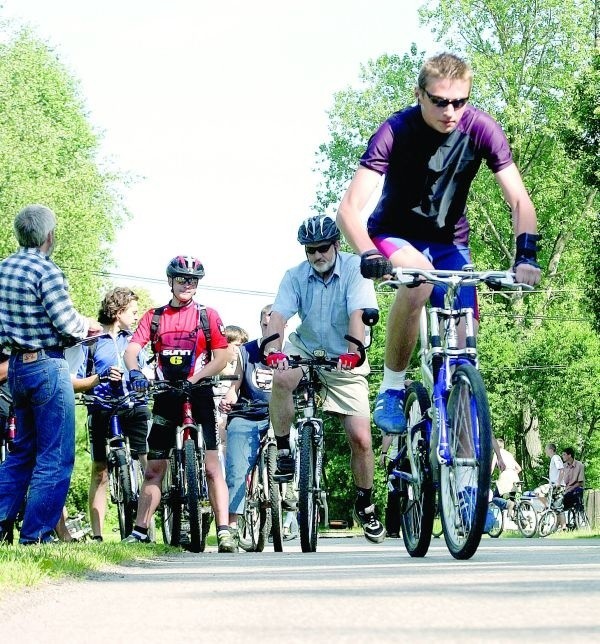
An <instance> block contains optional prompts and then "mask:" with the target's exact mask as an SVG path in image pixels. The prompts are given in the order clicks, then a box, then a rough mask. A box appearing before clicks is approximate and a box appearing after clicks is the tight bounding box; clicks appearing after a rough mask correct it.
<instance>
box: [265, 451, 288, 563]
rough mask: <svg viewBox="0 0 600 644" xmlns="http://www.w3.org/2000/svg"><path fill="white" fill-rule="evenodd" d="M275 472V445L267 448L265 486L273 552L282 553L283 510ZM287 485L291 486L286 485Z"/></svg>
mask: <svg viewBox="0 0 600 644" xmlns="http://www.w3.org/2000/svg"><path fill="white" fill-rule="evenodd" d="M276 470H277V445H275V444H270V445H269V446H268V447H267V479H268V481H267V484H268V486H269V506H270V509H271V512H270V514H271V535H272V537H273V550H274V551H275V552H283V510H282V507H281V493H280V488H279V483H278V482H277V481H276V480H275V471H276ZM288 485H292V484H291V483H288Z"/></svg>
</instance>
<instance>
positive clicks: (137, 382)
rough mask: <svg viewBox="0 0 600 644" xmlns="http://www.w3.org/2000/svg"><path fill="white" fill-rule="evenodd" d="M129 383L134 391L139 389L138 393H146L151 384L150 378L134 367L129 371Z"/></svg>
mask: <svg viewBox="0 0 600 644" xmlns="http://www.w3.org/2000/svg"><path fill="white" fill-rule="evenodd" d="M129 383H130V384H131V388H132V389H133V391H137V392H138V393H146V391H148V387H149V385H150V383H149V382H148V378H146V376H145V375H144V374H143V373H142V372H141V371H139V370H138V369H132V370H131V371H130V372H129Z"/></svg>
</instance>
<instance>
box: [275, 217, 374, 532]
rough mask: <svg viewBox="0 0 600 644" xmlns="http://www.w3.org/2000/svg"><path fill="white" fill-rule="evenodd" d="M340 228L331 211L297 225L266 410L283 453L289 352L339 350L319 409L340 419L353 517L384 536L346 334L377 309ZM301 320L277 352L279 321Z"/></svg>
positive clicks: (291, 386) (289, 401)
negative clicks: (299, 251) (300, 253)
mask: <svg viewBox="0 0 600 644" xmlns="http://www.w3.org/2000/svg"><path fill="white" fill-rule="evenodd" d="M339 239H340V231H339V230H338V227H337V226H336V224H335V222H334V221H333V220H332V219H331V217H327V216H315V217H310V218H309V219H306V220H305V221H304V222H303V224H302V225H301V226H300V228H299V230H298V241H299V242H300V243H301V244H302V245H303V246H304V247H305V251H306V261H304V262H302V263H301V264H299V265H298V266H296V267H294V268H292V269H290V270H288V271H287V273H286V274H285V276H284V278H283V280H282V282H281V284H280V286H279V291H278V293H277V297H276V298H275V303H274V304H273V308H272V311H271V317H270V320H269V326H268V329H267V333H266V335H267V336H269V335H273V334H275V333H277V334H279V338H278V339H277V340H275V341H273V342H271V343H269V345H268V346H267V348H266V350H265V352H266V353H267V354H268V355H267V364H268V365H269V366H270V367H273V368H274V369H275V372H274V377H273V389H272V393H271V402H270V405H269V415H270V418H271V422H272V423H273V429H274V430H275V434H276V436H277V444H278V447H279V450H280V454H285V455H287V454H289V449H290V444H289V433H290V426H291V424H292V423H293V420H294V404H293V396H292V394H293V391H294V390H295V389H296V387H297V386H298V383H299V382H300V379H301V377H302V369H300V368H296V369H290V368H289V363H288V360H287V354H288V353H291V352H293V353H295V354H298V353H300V354H301V355H304V356H311V355H313V352H314V351H315V350H316V349H324V350H325V351H326V352H327V355H329V356H331V357H334V356H339V362H338V370H337V371H324V372H323V373H322V374H321V375H322V377H323V379H324V381H325V388H324V389H325V391H326V396H325V400H324V403H323V410H324V411H327V412H330V413H332V414H335V415H337V416H339V417H340V419H341V421H342V424H343V425H344V429H345V430H346V436H347V438H348V442H349V444H350V449H351V452H352V457H351V462H350V463H351V468H352V473H353V475H354V482H355V484H356V487H357V497H356V501H355V505H354V517H355V519H356V520H357V521H358V522H359V523H360V525H361V526H362V528H363V531H364V533H365V537H366V538H367V539H368V540H369V541H372V542H374V543H379V542H381V541H383V539H384V538H385V529H384V527H383V525H382V524H381V522H380V521H379V520H378V519H377V518H376V516H375V505H374V504H373V502H372V501H371V492H372V488H373V469H374V458H373V449H372V446H371V421H370V411H369V389H368V385H367V380H366V378H365V376H366V374H368V373H369V366H368V363H366V362H365V364H363V365H362V366H361V367H360V368H357V369H353V367H355V366H356V363H357V362H358V355H357V354H356V346H354V345H353V344H352V343H348V342H347V341H346V340H345V339H344V336H345V335H351V336H353V337H354V338H356V339H357V340H361V341H364V337H365V327H364V324H363V321H362V313H363V310H364V309H367V308H377V299H376V297H375V289H374V287H373V283H372V282H371V281H369V280H367V279H365V278H363V277H362V276H361V274H360V260H359V258H358V257H357V256H356V255H352V254H350V253H344V252H340V242H339ZM296 313H297V314H298V316H299V317H300V320H301V322H300V325H299V326H298V327H297V329H296V331H295V332H294V333H292V334H290V337H289V344H288V345H286V347H285V348H284V350H283V352H282V339H283V334H284V328H285V325H286V322H287V321H288V320H289V319H290V318H291V317H292V316H293V315H295V314H296ZM279 469H280V471H281V472H282V473H283V472H285V471H288V472H289V471H292V472H293V461H292V460H291V459H290V458H289V457H288V458H287V459H284V458H281V459H280V463H279Z"/></svg>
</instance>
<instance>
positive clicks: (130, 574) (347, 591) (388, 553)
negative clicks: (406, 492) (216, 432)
mask: <svg viewBox="0 0 600 644" xmlns="http://www.w3.org/2000/svg"><path fill="white" fill-rule="evenodd" d="M286 545H287V546H289V548H288V551H287V552H285V553H282V554H281V553H274V552H272V551H270V552H267V551H266V552H264V553H253V554H247V553H240V554H239V555H220V554H217V553H216V552H214V548H213V549H212V552H211V551H210V550H211V549H209V550H207V552H206V553H204V554H201V555H192V554H188V553H184V554H181V555H177V556H173V557H169V558H166V559H162V560H160V561H154V562H148V563H143V564H136V565H132V566H125V567H119V568H115V569H113V570H110V571H108V572H105V573H102V574H100V575H95V576H94V577H92V578H90V579H89V580H86V581H83V582H66V583H57V584H53V585H47V586H45V587H44V588H42V589H38V590H34V591H28V592H23V593H19V594H18V595H16V596H13V597H10V598H8V599H5V600H4V601H2V602H1V603H0V635H1V639H2V641H5V642H6V641H15V640H14V638H15V637H18V638H19V641H21V642H34V641H35V642H38V641H43V642H48V643H53V642H63V643H65V642H79V641H81V642H84V641H85V642H128V643H130V644H134V643H137V642H161V641H162V642H176V641H192V642H210V643H211V644H215V642H222V643H229V642H235V643H240V644H241V643H244V642H260V643H268V642H282V643H285V644H288V643H293V642H304V643H307V642H358V643H362V642H384V641H392V640H394V641H409V642H413V641H417V642H420V641H425V642H427V641H431V642H433V641H441V640H444V641H446V642H458V641H460V642H481V641H486V642H516V641H519V642H545V643H546V642H555V641H559V640H560V641H568V642H569V644H572V643H574V642H582V641H585V642H591V641H599V642H600V539H584V540H562V539H560V540H559V539H555V540H552V539H546V540H541V539H532V540H526V539H499V540H492V539H489V538H487V537H486V538H484V540H483V541H482V544H481V546H480V549H479V551H478V553H477V554H476V555H475V557H474V558H473V559H471V560H470V561H466V562H461V561H456V560H454V559H453V558H452V557H451V556H450V554H449V553H448V551H447V550H446V547H445V545H444V542H443V540H439V539H436V540H434V541H433V542H432V547H431V548H430V551H429V554H428V555H427V557H426V558H424V559H411V558H410V557H409V556H408V555H407V554H406V552H405V550H404V548H403V545H402V541H401V540H400V541H399V540H398V539H387V540H386V541H385V542H384V543H383V544H380V545H377V546H376V545H371V544H369V543H367V542H366V541H365V540H364V539H362V538H337V539H325V538H323V539H320V541H319V548H318V552H316V553H310V554H303V553H302V552H300V547H299V543H298V542H297V541H294V542H288V544H286ZM9 637H10V638H11V639H8V638H9Z"/></svg>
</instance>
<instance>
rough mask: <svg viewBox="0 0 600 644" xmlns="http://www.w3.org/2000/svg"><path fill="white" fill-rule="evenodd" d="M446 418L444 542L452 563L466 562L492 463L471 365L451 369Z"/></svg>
mask: <svg viewBox="0 0 600 644" xmlns="http://www.w3.org/2000/svg"><path fill="white" fill-rule="evenodd" d="M447 413H448V444H449V450H450V456H451V460H450V463H449V464H448V465H445V464H442V465H441V466H440V490H441V501H442V522H443V525H444V539H445V541H446V546H447V548H448V550H449V551H450V554H451V555H452V556H453V557H454V558H455V559H470V558H471V557H472V556H473V555H474V554H475V552H476V551H477V548H478V547H479V543H480V542H481V536H482V534H483V531H484V528H485V520H486V516H487V509H488V497H489V490H490V476H491V471H490V466H491V459H492V428H491V422H490V408H489V403H488V399H487V394H486V391H485V385H484V384H483V379H482V378H481V374H480V373H479V371H477V369H476V368H475V367H474V366H472V365H468V364H463V365H460V366H459V367H457V368H456V370H455V372H454V374H453V375H452V389H451V390H450V394H449V396H448V404H447ZM477 444H478V445H479V455H478V454H477V447H476V446H477ZM458 459H460V462H459V461H458Z"/></svg>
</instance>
